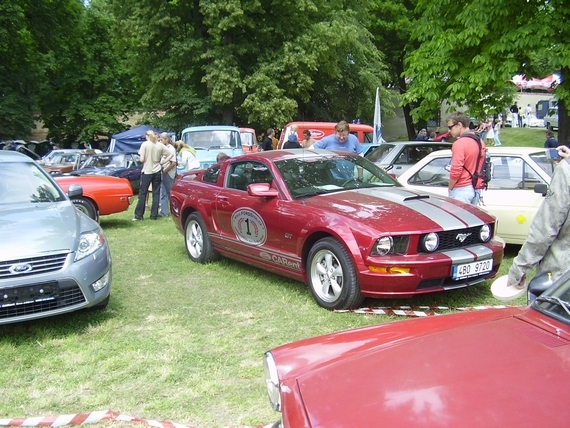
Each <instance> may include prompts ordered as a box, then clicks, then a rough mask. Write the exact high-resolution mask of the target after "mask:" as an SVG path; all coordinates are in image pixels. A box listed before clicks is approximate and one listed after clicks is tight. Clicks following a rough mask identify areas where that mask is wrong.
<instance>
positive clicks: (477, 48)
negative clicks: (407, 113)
mask: <svg viewBox="0 0 570 428" xmlns="http://www.w3.org/2000/svg"><path fill="white" fill-rule="evenodd" d="M418 9H419V10H422V11H423V12H422V17H421V20H420V22H419V25H417V27H416V30H415V32H414V36H415V38H416V39H417V40H418V41H419V42H420V43H421V45H420V47H419V48H418V49H417V50H415V51H414V52H413V53H411V54H410V56H409V58H408V66H409V67H408V69H407V70H406V75H407V76H408V77H409V78H410V79H411V83H410V88H409V91H408V92H407V93H406V94H405V96H404V100H405V101H406V102H408V103H417V104H418V106H417V108H415V109H414V111H413V113H414V115H415V116H416V117H418V118H428V117H429V116H430V114H431V111H432V110H433V107H434V105H436V104H439V103H440V102H441V101H442V100H448V101H449V102H450V103H451V104H455V105H467V106H469V107H470V112H471V113H472V114H473V115H475V116H478V117H482V116H484V115H486V114H489V113H494V112H497V111H501V110H503V109H504V107H506V106H508V105H509V104H510V103H511V101H512V99H513V97H514V94H515V88H514V85H512V83H510V82H509V80H510V79H511V78H512V76H513V75H515V74H519V73H526V74H528V75H533V73H535V72H538V71H540V72H542V73H545V74H550V73H552V72H555V71H558V72H562V71H563V70H564V67H568V66H569V65H570V54H569V53H568V49H567V47H568V44H569V43H570V38H569V33H568V28H567V25H566V22H567V21H566V20H565V19H564V16H566V15H568V10H567V5H565V3H564V2H562V1H554V2H547V3H544V2H541V1H536V0H533V1H526V0H525V1H516V2H512V1H507V0H500V1H496V0H477V1H469V2H467V3H466V2H455V3H454V2H449V1H448V0H419V1H418ZM563 80H564V77H563ZM566 85H568V83H567V82H564V83H563V84H562V85H561V87H559V89H558V90H557V94H558V96H559V98H560V100H562V102H568V101H569V100H570V98H568V95H567V89H566V88H565V86H566ZM562 128H563V126H562V125H561V129H562Z"/></svg>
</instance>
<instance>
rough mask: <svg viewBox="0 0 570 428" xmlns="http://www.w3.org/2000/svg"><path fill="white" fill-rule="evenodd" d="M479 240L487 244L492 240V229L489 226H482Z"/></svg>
mask: <svg viewBox="0 0 570 428" xmlns="http://www.w3.org/2000/svg"><path fill="white" fill-rule="evenodd" d="M479 239H481V242H487V241H488V240H489V239H491V228H490V227H489V225H488V224H484V225H483V226H481V229H480V230H479Z"/></svg>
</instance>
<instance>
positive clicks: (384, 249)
mask: <svg viewBox="0 0 570 428" xmlns="http://www.w3.org/2000/svg"><path fill="white" fill-rule="evenodd" d="M393 247H394V240H393V239H392V237H391V236H383V237H382V238H380V239H378V241H376V253H377V255H379V256H385V255H386V254H388V253H389V252H390V251H391V250H392V248H393Z"/></svg>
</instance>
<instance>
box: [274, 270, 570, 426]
mask: <svg viewBox="0 0 570 428" xmlns="http://www.w3.org/2000/svg"><path fill="white" fill-rule="evenodd" d="M536 278H537V279H538V277H536ZM533 287H534V284H533V282H532V281H531V284H530V285H529V290H531V292H532V294H533V295H538V297H537V298H536V300H535V301H534V303H532V304H531V305H530V306H529V307H507V308H503V309H488V310H480V311H475V312H463V313H459V314H453V315H442V316H433V317H429V318H421V319H415V320H407V321H399V322H391V323H387V324H382V325H376V326H372V327H366V328H361V329H356V330H349V331H343V332H339V333H333V334H329V335H326V336H322V337H316V338H312V339H306V340H302V341H299V342H294V343H291V344H288V345H284V346H281V347H278V348H275V349H273V350H271V351H269V352H267V353H266V354H265V359H264V362H265V378H266V385H267V392H268V394H269V400H270V402H271V405H272V407H273V409H274V410H276V411H278V412H280V413H281V421H280V422H279V423H278V424H276V425H274V426H275V427H277V426H282V427H290V428H294V427H378V426H382V427H384V426H385V427H426V428H427V427H429V428H431V427H460V426H461V427H477V428H478V427H501V428H503V427H567V426H568V425H569V422H568V421H570V406H568V401H567V400H568V397H570V272H568V273H567V274H566V275H564V276H563V277H562V278H561V279H560V280H559V281H557V282H556V283H555V284H554V285H552V286H551V287H550V288H548V289H547V290H546V291H544V292H543V293H542V294H540V291H542V290H541V289H540V287H537V288H538V289H537V290H533Z"/></svg>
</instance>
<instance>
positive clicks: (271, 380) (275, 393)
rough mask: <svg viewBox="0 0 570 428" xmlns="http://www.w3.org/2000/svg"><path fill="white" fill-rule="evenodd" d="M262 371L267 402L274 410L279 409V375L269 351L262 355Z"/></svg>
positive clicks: (277, 410) (278, 410)
mask: <svg viewBox="0 0 570 428" xmlns="http://www.w3.org/2000/svg"><path fill="white" fill-rule="evenodd" d="M263 371H264V372H265V386H266V387H267V395H268V396H269V403H271V407H272V408H273V410H275V411H276V412H280V411H281V393H280V390H279V375H278V374H277V367H276V366H275V361H273V356H272V355H271V352H266V353H265V355H264V356H263Z"/></svg>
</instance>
